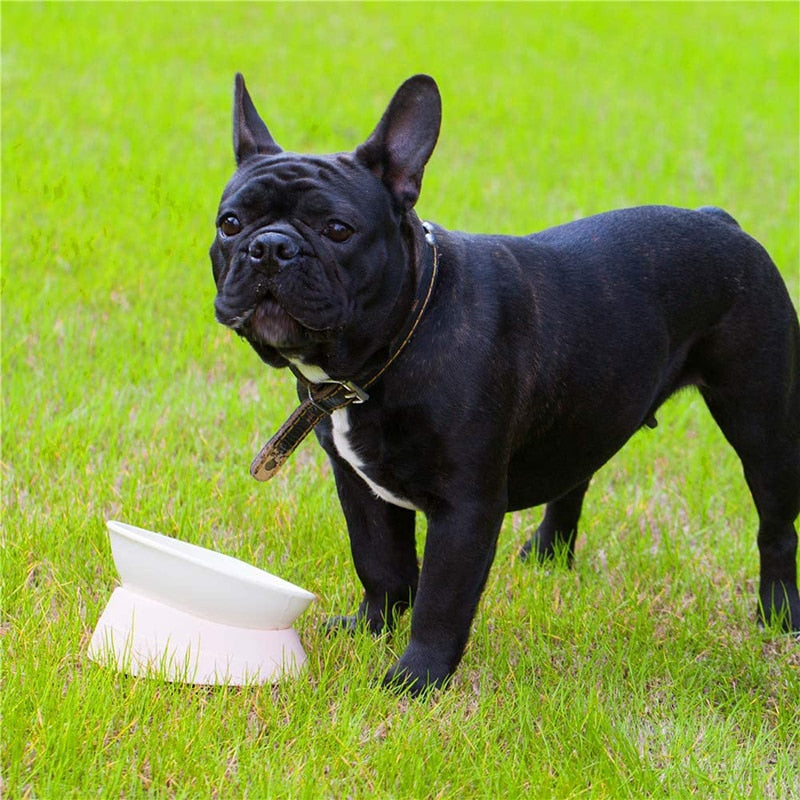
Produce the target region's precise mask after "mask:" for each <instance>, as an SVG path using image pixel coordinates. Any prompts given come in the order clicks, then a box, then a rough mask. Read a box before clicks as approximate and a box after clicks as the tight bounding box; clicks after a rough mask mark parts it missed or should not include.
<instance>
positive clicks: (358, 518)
mask: <svg viewBox="0 0 800 800" xmlns="http://www.w3.org/2000/svg"><path fill="white" fill-rule="evenodd" d="M331 464H332V465H333V473H334V476H335V478H336V490H337V492H338V493H339V501H340V503H341V505H342V510H343V512H344V515H345V520H346V521H347V532H348V534H349V536H350V549H351V552H352V556H353V562H354V564H355V568H356V573H357V574H358V577H359V579H360V580H361V583H362V585H363V586H364V598H363V600H362V601H361V605H360V606H359V608H358V611H356V613H355V614H354V615H350V616H342V617H332V618H331V619H330V620H328V629H329V630H333V629H337V628H340V629H345V630H353V629H355V628H356V627H357V626H358V625H360V624H366V625H367V627H368V628H369V630H370V631H372V633H374V634H379V633H383V632H384V631H386V630H390V629H391V627H392V625H393V623H394V620H395V618H396V617H397V615H399V614H400V613H402V612H403V611H404V610H405V609H406V608H408V607H409V606H410V605H411V603H412V602H413V601H414V596H415V594H416V592H417V581H418V579H419V565H418V563H417V550H416V540H415V536H414V521H415V514H414V512H413V511H411V510H410V509H407V508H400V507H399V506H395V505H391V504H390V503H386V502H384V501H383V500H381V499H379V498H378V497H376V496H375V495H374V494H373V493H372V491H371V490H370V489H369V488H368V487H367V485H366V484H365V483H364V481H363V480H362V479H361V478H360V477H359V476H358V475H357V474H356V473H355V472H353V470H352V468H351V467H350V466H349V465H348V464H346V463H344V462H342V461H340V460H339V459H338V458H337V457H336V456H333V457H332V458H331Z"/></svg>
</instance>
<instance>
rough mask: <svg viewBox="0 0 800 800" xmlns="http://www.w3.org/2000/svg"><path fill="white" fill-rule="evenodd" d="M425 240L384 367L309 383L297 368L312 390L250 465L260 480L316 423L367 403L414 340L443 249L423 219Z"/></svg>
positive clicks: (429, 296)
mask: <svg viewBox="0 0 800 800" xmlns="http://www.w3.org/2000/svg"><path fill="white" fill-rule="evenodd" d="M422 226H423V227H424V229H425V241H426V242H427V244H428V248H429V250H430V253H431V257H430V258H425V259H424V260H423V263H424V266H423V273H422V276H421V277H420V280H419V284H418V286H417V294H416V297H415V298H414V303H413V304H412V306H411V311H410V313H409V316H408V320H407V322H406V327H405V328H404V330H403V332H402V333H401V335H400V336H399V337H398V338H399V339H400V342H399V344H398V345H397V346H396V347H395V348H394V351H393V352H392V354H391V355H390V356H389V358H388V359H387V361H386V362H385V363H384V364H383V365H382V366H381V368H380V369H379V370H378V371H377V372H375V373H373V374H372V376H371V377H369V378H368V379H367V380H366V381H363V382H362V383H361V384H360V385H359V384H356V383H354V382H353V381H349V380H348V381H334V380H330V381H323V382H321V383H309V382H308V380H307V379H306V378H304V377H303V376H302V375H301V374H299V373H298V372H297V371H295V370H293V372H295V375H297V377H298V379H299V380H300V381H301V382H302V383H304V384H305V385H306V387H307V390H308V397H307V398H306V399H305V400H303V401H302V402H301V403H300V405H299V406H298V407H297V408H296V409H295V410H294V412H293V413H292V415H291V416H290V417H289V419H287V420H286V422H284V423H283V425H281V427H280V428H279V429H278V432H277V433H276V434H275V435H274V436H273V437H272V438H271V439H270V440H269V441H268V442H267V443H266V444H265V445H264V446H263V447H262V448H261V450H260V451H259V452H258V455H257V456H256V457H255V458H254V459H253V463H252V464H251V465H250V474H251V475H252V476H253V477H254V478H255V479H256V480H258V481H268V480H269V479H270V478H271V477H272V476H273V475H274V474H275V473H276V472H277V471H278V470H279V469H280V468H281V466H283V464H284V462H285V461H286V460H287V459H288V458H289V456H291V454H292V453H293V452H294V451H295V449H296V448H297V446H298V445H299V444H300V442H302V441H303V439H305V438H306V436H308V434H309V433H311V431H312V430H313V429H314V426H315V425H317V423H318V422H319V421H320V420H322V419H323V418H324V417H326V416H327V415H329V414H332V413H333V412H334V411H336V410H337V409H340V408H345V407H346V406H349V405H350V404H351V403H365V402H366V401H367V400H368V399H369V394H367V391H366V390H367V389H368V388H369V387H370V386H371V385H372V384H373V383H375V381H377V380H378V378H380V377H381V376H382V375H383V374H384V373H385V372H386V370H387V369H389V367H390V366H391V365H392V364H393V363H394V361H395V360H396V359H397V357H398V356H399V355H400V353H402V352H403V350H404V349H405V348H406V346H407V345H408V343H409V342H410V341H411V337H412V336H413V335H414V332H415V331H416V329H417V326H418V325H419V322H420V320H421V319H422V315H423V314H424V313H425V309H426V308H427V306H428V302H429V301H430V299H431V295H432V294H433V287H434V284H435V283H436V276H437V274H438V272H439V249H438V247H437V245H436V239H435V237H434V235H433V229H432V227H431V226H430V224H429V223H427V222H423V223H422Z"/></svg>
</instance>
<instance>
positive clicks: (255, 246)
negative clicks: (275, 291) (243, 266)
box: [247, 231, 300, 275]
mask: <svg viewBox="0 0 800 800" xmlns="http://www.w3.org/2000/svg"><path fill="white" fill-rule="evenodd" d="M299 253H300V247H299V246H298V245H297V243H296V242H295V241H294V240H293V239H291V238H290V237H289V236H286V235H285V234H283V233H279V232H277V231H266V232H265V233H261V234H259V235H258V236H256V238H255V239H253V241H252V242H250V246H249V247H248V248H247V255H248V257H249V259H250V266H252V267H253V269H257V270H261V271H262V272H267V273H268V274H270V275H274V274H275V273H276V272H278V271H279V270H281V269H283V268H284V267H286V266H287V265H289V264H290V263H291V262H292V261H294V259H295V258H297V256H298V255H299Z"/></svg>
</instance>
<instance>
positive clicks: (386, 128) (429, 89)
mask: <svg viewBox="0 0 800 800" xmlns="http://www.w3.org/2000/svg"><path fill="white" fill-rule="evenodd" d="M441 121H442V100H441V97H440V96H439V88H438V87H437V86H436V81H434V80H433V78H431V77H430V76H428V75H415V76H414V77H413V78H409V79H408V80H407V81H406V82H405V83H404V84H403V85H402V86H401V87H400V88H399V89H398V90H397V92H396V93H395V96H394V97H393V98H392V101H391V102H390V103H389V106H388V108H387V109H386V111H385V112H384V115H383V117H382V118H381V121H380V122H379V123H378V126H377V127H376V128H375V130H374V131H373V132H372V134H371V135H370V137H369V138H368V139H367V141H366V142H364V144H362V145H361V146H359V147H358V148H356V151H355V155H356V158H358V159H359V160H360V161H361V162H362V163H363V164H365V165H366V166H367V167H369V169H370V170H372V172H374V173H375V174H376V175H377V176H378V177H379V178H380V179H381V180H382V181H383V182H384V184H385V185H386V187H387V188H388V189H389V191H390V192H391V193H392V195H393V197H394V198H395V200H396V201H397V203H398V204H399V206H400V208H402V209H403V211H408V210H409V209H410V208H412V207H413V206H414V204H415V203H416V202H417V198H418V197H419V192H420V188H421V186H422V173H423V171H424V169H425V164H427V163H428V159H429V158H430V157H431V153H433V148H434V147H435V146H436V140H437V139H438V138H439V126H440V125H441Z"/></svg>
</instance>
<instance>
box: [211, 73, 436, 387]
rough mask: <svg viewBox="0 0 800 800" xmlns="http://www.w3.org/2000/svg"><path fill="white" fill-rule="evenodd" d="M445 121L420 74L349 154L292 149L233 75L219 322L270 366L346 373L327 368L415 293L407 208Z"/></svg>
mask: <svg viewBox="0 0 800 800" xmlns="http://www.w3.org/2000/svg"><path fill="white" fill-rule="evenodd" d="M440 120H441V101H440V98H439V91H438V89H437V87H436V83H435V82H434V81H433V79H432V78H429V77H427V76H425V75H418V76H416V77H413V78H410V79H409V80H408V81H406V82H405V83H404V84H403V85H402V86H401V87H400V88H399V89H398V91H397V93H396V94H395V96H394V98H393V99H392V101H391V103H390V104H389V106H388V108H387V109H386V112H385V113H384V115H383V117H382V118H381V120H380V122H379V123H378V126H377V127H376V128H375V130H374V131H373V133H372V134H371V135H370V137H369V138H368V139H367V140H366V142H364V143H363V144H362V145H360V146H359V147H357V148H356V150H355V151H353V152H352V153H338V154H334V155H326V156H309V155H298V154H296V153H290V152H285V151H284V150H282V149H281V148H280V147H279V146H278V145H277V144H276V143H275V140H274V139H273V138H272V136H271V135H270V133H269V131H268V129H267V126H266V125H265V124H264V122H263V121H262V120H261V118H260V117H259V115H258V112H257V111H256V109H255V106H254V105H253V102H252V100H251V99H250V95H249V94H248V92H247V89H246V88H245V84H244V79H243V78H242V76H241V75H237V76H236V87H235V97H234V109H233V142H234V152H235V155H236V163H237V167H238V168H237V170H236V172H235V174H234V175H233V178H232V179H231V180H230V182H229V183H228V185H227V186H226V188H225V191H224V193H223V195H222V200H221V202H220V206H219V212H218V214H217V234H216V238H215V239H214V242H213V244H212V245H211V251H210V255H211V263H212V267H213V273H214V280H215V282H216V285H217V297H216V301H215V310H216V316H217V319H218V320H219V321H220V322H221V323H223V324H224V325H227V326H229V327H231V328H233V329H234V330H235V331H236V332H237V333H239V334H240V335H241V336H243V337H245V338H246V339H247V340H248V341H249V342H250V344H251V345H252V346H253V348H254V349H255V350H256V352H257V353H258V354H259V355H260V356H261V357H262V358H263V359H264V360H265V361H266V362H267V363H269V364H271V365H273V366H285V365H286V364H287V363H288V362H289V361H292V362H294V363H296V364H298V363H299V364H308V365H314V366H317V367H319V368H320V369H322V370H324V371H325V372H326V374H328V375H329V376H331V377H352V374H351V375H346V376H345V375H341V376H337V375H335V374H334V373H336V372H340V373H342V372H345V371H347V370H352V369H356V368H357V366H358V364H356V363H355V362H357V361H359V360H362V362H363V360H364V359H366V358H368V357H369V355H370V354H371V353H370V352H369V351H370V350H372V352H375V351H376V350H377V347H378V345H380V343H381V341H383V342H385V341H386V331H387V325H389V324H390V323H391V319H392V318H396V317H397V316H398V315H402V314H403V313H404V309H403V308H402V306H403V302H404V298H406V299H408V295H409V292H413V286H412V284H413V278H414V274H413V273H414V260H415V247H414V241H415V240H416V237H417V230H418V229H419V221H418V220H417V219H416V215H415V214H414V212H413V207H414V204H415V203H416V201H417V198H418V196H419V192H420V186H421V181H422V173H423V170H424V167H425V164H426V163H427V161H428V158H429V157H430V155H431V153H432V152H433V148H434V146H435V144H436V139H437V137H438V133H439V124H440ZM408 302H409V303H410V300H409V301H408ZM382 335H383V337H384V338H383V340H381V338H380V337H381V336H382ZM347 362H351V363H347Z"/></svg>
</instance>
